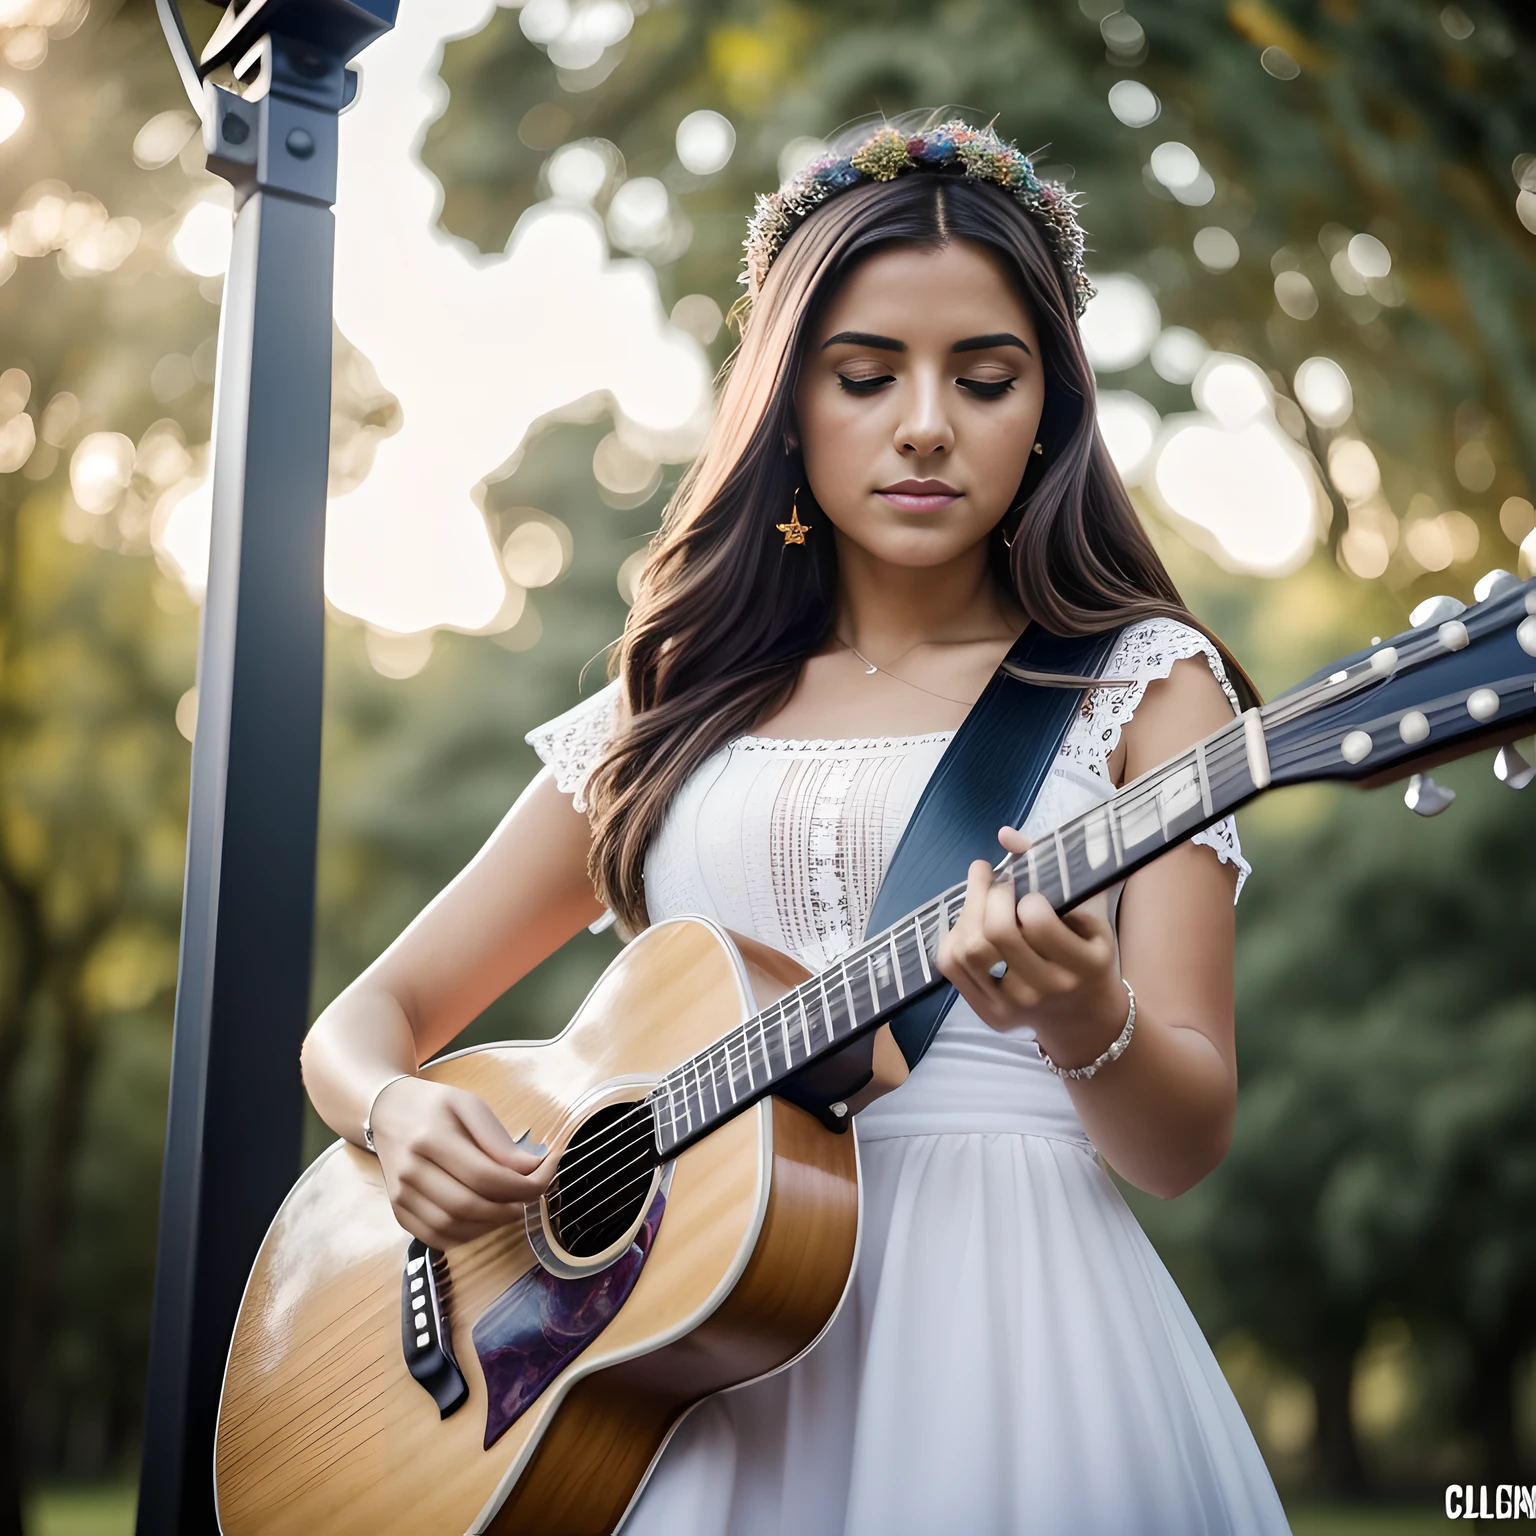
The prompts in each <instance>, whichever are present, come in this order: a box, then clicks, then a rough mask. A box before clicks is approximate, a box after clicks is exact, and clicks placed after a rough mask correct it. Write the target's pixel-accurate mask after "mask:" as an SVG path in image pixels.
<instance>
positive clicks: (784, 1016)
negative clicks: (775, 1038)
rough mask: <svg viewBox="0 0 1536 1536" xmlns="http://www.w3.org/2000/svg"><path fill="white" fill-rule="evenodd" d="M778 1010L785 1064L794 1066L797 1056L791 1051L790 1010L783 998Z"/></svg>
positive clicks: (781, 1047)
mask: <svg viewBox="0 0 1536 1536" xmlns="http://www.w3.org/2000/svg"><path fill="white" fill-rule="evenodd" d="M778 1010H779V1049H780V1050H782V1051H783V1052H784V1065H785V1066H786V1067H792V1066H794V1064H795V1058H794V1056H793V1055H792V1054H791V1053H790V1049H789V1010H788V1009H787V1008H786V1007H785V1006H784V1002H783V999H782V998H781V999H780V1000H779V1003H778Z"/></svg>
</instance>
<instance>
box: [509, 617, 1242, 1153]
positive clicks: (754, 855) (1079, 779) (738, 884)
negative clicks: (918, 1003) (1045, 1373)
mask: <svg viewBox="0 0 1536 1536" xmlns="http://www.w3.org/2000/svg"><path fill="white" fill-rule="evenodd" d="M1193 655H1203V656H1205V657H1206V659H1207V661H1208V662H1209V664H1210V666H1211V669H1212V671H1213V672H1214V673H1215V675H1216V677H1217V679H1218V681H1220V683H1221V685H1222V687H1223V688H1224V689H1225V690H1226V692H1227V694H1228V697H1229V698H1230V699H1231V701H1232V704H1233V707H1234V709H1235V708H1236V707H1237V700H1236V696H1235V695H1234V694H1233V692H1232V689H1231V687H1230V685H1229V684H1228V682H1227V679H1226V675H1225V672H1224V671H1223V669H1222V666H1221V660H1220V656H1219V654H1218V653H1217V651H1216V649H1215V647H1214V646H1212V645H1211V643H1210V641H1209V640H1207V639H1206V637H1205V636H1204V635H1202V634H1200V633H1199V632H1198V631H1197V630H1194V629H1191V628H1189V627H1188V626H1187V625H1183V624H1178V623H1176V622H1174V621H1172V620H1168V619H1152V620H1146V621H1143V622H1141V623H1138V624H1134V625H1131V626H1129V627H1128V628H1127V629H1126V630H1125V632H1124V633H1123V634H1122V636H1121V638H1120V640H1119V642H1118V643H1117V645H1116V647H1115V650H1114V652H1113V653H1112V654H1111V656H1110V658H1109V661H1108V662H1107V663H1106V665H1105V668H1104V676H1106V677H1113V678H1116V679H1128V680H1129V682H1128V685H1127V686H1121V687H1115V688H1109V687H1105V688H1099V689H1094V690H1092V691H1091V692H1090V693H1089V694H1088V695H1087V697H1086V698H1085V700H1084V704H1083V708H1082V710H1081V712H1080V713H1079V714H1078V715H1077V716H1076V717H1075V718H1074V720H1073V722H1072V725H1071V727H1070V728H1069V730H1068V732H1067V735H1066V738H1065V740H1064V741H1063V743H1062V746H1061V749H1060V751H1059V752H1058V753H1057V756H1056V760H1055V762H1054V763H1053V764H1052V768H1051V772H1050V774H1049V776H1048V777H1047V779H1046V782H1045V785H1044V786H1043V788H1042V790H1041V792H1040V795H1039V797H1038V799H1037V800H1036V802H1035V805H1034V808H1033V810H1032V811H1031V813H1030V816H1029V818H1028V820H1027V822H1026V824H1025V828H1024V830H1025V832H1026V833H1027V834H1028V835H1030V836H1032V837H1035V836H1039V835H1040V834H1042V833H1044V832H1047V831H1049V830H1050V829H1051V828H1053V827H1056V826H1058V825H1060V824H1061V823H1062V822H1064V821H1066V820H1068V819H1070V818H1071V817H1073V816H1076V815H1078V814H1080V813H1081V812H1083V811H1085V810H1087V809H1089V808H1090V807H1091V806H1093V805H1094V804H1096V803H1098V802H1099V801H1100V800H1102V799H1104V798H1106V797H1107V796H1108V795H1109V794H1110V793H1111V791H1112V788H1113V786H1112V785H1111V783H1110V780H1109V773H1108V767H1107V764H1108V759H1109V755H1110V753H1111V752H1113V750H1114V748H1115V746H1116V744H1117V743H1118V741H1119V737H1120V730H1121V727H1122V726H1123V725H1124V723H1125V721H1127V720H1128V719H1130V718H1131V715H1132V714H1133V713H1134V711H1135V708H1136V705H1137V704H1138V703H1139V702H1140V700H1141V697H1142V695H1143V694H1144V693H1145V691H1146V688H1147V685H1148V684H1149V683H1150V682H1152V681H1154V680H1155V679H1157V678H1159V677H1166V676H1167V675H1168V673H1169V671H1171V669H1172V667H1173V664H1174V663H1175V662H1176V661H1178V660H1180V659H1182V658H1184V657H1187V656H1193ZM616 687H617V685H615V684H610V685H609V687H608V688H607V689H604V690H603V692H601V693H599V694H596V695H594V696H593V697H592V698H591V699H588V700H586V701H584V702H583V703H582V704H580V705H578V706H577V707H576V708H575V709H574V710H571V711H569V712H568V713H567V714H565V715H562V716H560V717H559V718H558V719H556V720H553V721H551V722H549V724H548V725H545V726H542V727H540V728H539V729H538V730H537V731H534V732H532V733H531V734H530V735H529V737H528V740H529V742H530V743H531V744H532V745H533V746H534V748H535V749H536V750H537V751H538V752H539V755H540V756H541V757H542V758H543V759H544V760H545V761H546V762H548V763H550V764H551V765H552V766H553V767H554V769H555V773H556V782H557V783H558V784H559V786H560V788H562V789H565V790H568V791H569V792H570V793H572V795H573V796H574V797H575V799H576V803H577V805H578V806H581V805H582V804H583V803H584V802H583V794H582V792H583V790H584V788H585V784H586V780H587V777H588V776H589V775H590V773H591V769H592V767H593V766H594V764H595V763H596V761H597V759H598V757H600V756H601V753H602V750H603V746H604V745H605V744H606V742H607V740H608V739H609V737H610V735H611V733H612V730H613V726H614V711H615V708H616V705H617V693H616ZM952 736H953V732H950V731H942V732H935V733H931V734H928V735H922V736H905V737H892V738H883V739H860V740H837V741H834V740H822V741H794V740H785V739H780V738H777V737H765V736H751V735H747V736H741V737H738V738H736V739H735V740H734V741H731V742H729V743H727V744H726V745H725V746H723V747H721V748H720V749H719V750H718V751H716V752H715V753H713V754H712V755H711V756H710V757H709V758H707V759H706V760H705V761H704V762H703V763H701V764H700V765H699V767H698V768H697V769H695V770H694V772H693V773H692V774H691V775H690V776H689V778H688V779H687V781H686V782H685V783H684V784H683V786H682V787H681V789H680V790H679V791H678V793H677V795H676V796H675V797H674V799H673V801H672V804H671V805H670V806H669V808H668V810H667V814H666V817H665V819H664V821H663V824H662V826H661V828H660V830H659V832H658V834H657V836H656V837H655V839H654V840H653V842H652V844H651V847H650V849H649V851H648V853H647V856H646V862H645V889H646V905H647V910H648V912H649V915H650V918H651V920H652V921H653V922H659V921H662V920H664V919H666V918H671V917H678V916H682V915H685V914H695V915H702V916H705V917H709V918H711V919H713V920H714V921H715V922H717V923H719V924H720V925H721V926H722V927H724V928H728V929H730V930H732V931H734V932H737V933H743V934H747V935H749V936H750V937H752V938H754V939H757V940H759V941H760V942H762V943H764V944H768V945H770V946H771V947H773V948H775V949H778V950H781V951H783V952H784V953H786V954H789V955H792V956H793V957H794V958H795V959H796V960H798V961H800V963H801V964H802V965H804V966H806V967H807V968H808V969H810V970H812V971H820V970H823V969H825V968H826V967H827V966H828V965H830V964H832V963H833V962H834V961H835V960H837V959H838V958H839V956H841V955H842V954H844V953H846V952H847V951H848V950H849V949H851V948H852V947H853V945H854V944H855V943H856V942H857V941H858V939H859V938H860V937H861V936H862V934H863V931H864V926H865V923H866V921H867V919H868V916H869V913H870V911H871V909H872V908H873V906H874V901H875V895H876V892H877V891H878V890H879V887H880V881H881V879H882V878H883V876H884V874H885V869H886V866H887V864H888V863H889V862H890V858H891V855H892V854H893V853H894V851H895V849H896V844H897V843H898V842H899V841H900V838H901V834H902V831H903V829H904V828H905V827H906V824H907V821H908V819H909V818H910V816H911V814H912V811H913V808H914V807H915V806H916V804H917V801H918V798H919V796H920V795H921V794H922V792H923V788H924V786H925V785H926V784H927V782H928V779H929V776H930V775H931V774H932V773H933V770H934V768H935V767H936V766H937V765H938V762H939V759H940V758H941V757H942V756H943V754H944V751H945V749H946V748H947V747H948V745H949V742H950V739H951V737H952ZM1195 840H1196V841H1197V842H1203V843H1206V844H1207V845H1209V846H1210V847H1212V848H1213V849H1214V850H1215V852H1216V853H1217V855H1218V856H1219V857H1220V858H1222V859H1223V860H1226V861H1230V862H1234V863H1236V864H1237V865H1238V867H1239V883H1241V879H1242V877H1243V876H1244V875H1246V872H1247V865H1246V863H1244V862H1243V860H1242V857H1241V853H1240V850H1239V848H1238V843H1237V834H1236V830H1235V828H1234V826H1233V825H1232V823H1231V821H1230V819H1229V820H1226V821H1223V822H1220V823H1218V824H1217V825H1216V826H1214V827H1212V828H1210V829H1209V830H1208V831H1206V832H1202V833H1200V834H1199V835H1198V836H1197V838H1196V839H1195ZM859 1127H860V1136H861V1139H867V1138H868V1137H869V1136H878V1135H913V1134H929V1133H934V1132H940V1131H946V1130H954V1131H975V1130H998V1131H1013V1130H1029V1131H1033V1132H1035V1133H1037V1134H1050V1135H1056V1136H1059V1137H1062V1138H1064V1139H1075V1140H1078V1141H1085V1140H1086V1138H1085V1137H1084V1134H1083V1131H1082V1128H1081V1126H1080V1125H1079V1123H1078V1121H1077V1117H1076V1114H1075V1113H1074V1111H1073V1109H1072V1106H1071V1100H1070V1098H1069V1097H1068V1095H1067V1093H1066V1091H1065V1089H1063V1088H1062V1086H1061V1085H1060V1084H1059V1083H1058V1082H1057V1081H1056V1080H1055V1079H1054V1078H1053V1077H1051V1076H1050V1074H1049V1073H1048V1072H1046V1070H1045V1068H1044V1065H1043V1064H1042V1063H1041V1061H1040V1059H1039V1055H1038V1053H1037V1052H1036V1051H1035V1049H1034V1047H1033V1045H1032V1043H1031V1041H1030V1039H1029V1038H1028V1036H1027V1035H1025V1034H1023V1033H1022V1032H1021V1033H1015V1034H1008V1035H1004V1034H1000V1033H998V1032H997V1031H995V1030H992V1029H990V1028H988V1027H987V1026H986V1025H985V1024H983V1023H982V1021H981V1020H980V1019H979V1018H978V1017H977V1016H976V1014H975V1013H974V1012H973V1011H972V1010H971V1009H970V1008H969V1007H967V1006H966V1005H965V1004H964V1002H963V1001H962V1002H958V1003H957V1004H956V1005H955V1007H954V1008H953V1009H952V1010H951V1011H950V1014H949V1017H948V1019H947V1020H946V1022H945V1024H944V1027H943V1029H942V1030H940V1032H939V1035H938V1037H937V1039H936V1040H935V1041H934V1044H933V1046H932V1047H931V1048H930V1050H929V1053H928V1055H927V1056H926V1057H925V1058H924V1060H923V1062H922V1063H921V1065H920V1067H919V1068H918V1070H917V1072H915V1073H914V1074H913V1077H912V1079H911V1080H910V1081H909V1082H908V1083H907V1084H906V1085H905V1086H904V1087H903V1089H902V1090H901V1092H900V1093H898V1094H894V1095H891V1096H890V1097H888V1098H886V1099H883V1100H879V1101H877V1102H876V1103H875V1104H873V1105H871V1106H870V1107H869V1108H868V1109H866V1110H865V1111H864V1113H863V1114H862V1115H861V1116H860V1119H859Z"/></svg>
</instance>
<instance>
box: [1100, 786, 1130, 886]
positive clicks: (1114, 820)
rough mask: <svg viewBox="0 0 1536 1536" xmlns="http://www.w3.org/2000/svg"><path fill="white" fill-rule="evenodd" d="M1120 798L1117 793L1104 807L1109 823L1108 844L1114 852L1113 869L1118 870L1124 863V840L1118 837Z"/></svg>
mask: <svg viewBox="0 0 1536 1536" xmlns="http://www.w3.org/2000/svg"><path fill="white" fill-rule="evenodd" d="M1119 801H1120V796H1119V793H1118V792H1116V793H1115V794H1113V795H1111V796H1110V798H1109V802H1108V804H1106V805H1105V807H1104V816H1105V819H1106V820H1107V821H1108V822H1109V842H1110V846H1111V847H1112V848H1113V849H1114V852H1115V868H1116V869H1118V868H1119V867H1120V866H1121V865H1122V864H1124V863H1125V840H1124V838H1122V837H1121V835H1120V804H1119Z"/></svg>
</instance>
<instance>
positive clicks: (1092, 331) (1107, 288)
mask: <svg viewBox="0 0 1536 1536" xmlns="http://www.w3.org/2000/svg"><path fill="white" fill-rule="evenodd" d="M1093 286H1094V287H1095V288H1096V289H1098V293H1097V294H1096V295H1095V297H1094V298H1093V299H1091V300H1090V301H1089V304H1088V307H1087V309H1085V310H1084V311H1083V318H1082V320H1081V321H1080V322H1079V324H1078V329H1079V331H1080V332H1081V334H1082V338H1083V348H1084V350H1085V351H1086V352H1087V354H1088V361H1089V362H1090V363H1091V364H1092V365H1093V367H1094V370H1095V372H1098V373H1119V372H1121V371H1122V370H1124V369H1126V368H1130V367H1133V366H1134V365H1135V364H1136V363H1139V362H1140V361H1141V360H1142V358H1144V357H1145V356H1146V355H1147V353H1148V352H1149V351H1150V350H1151V347H1152V343H1153V342H1154V341H1156V340H1157V333H1158V332H1159V331H1160V330H1161V329H1162V324H1163V318H1162V316H1161V314H1159V313H1158V308H1157V300H1156V299H1154V298H1153V297H1152V290H1151V289H1150V288H1148V287H1147V285H1146V284H1145V283H1144V282H1142V280H1141V279H1140V278H1139V277H1134V276H1132V274H1131V273H1129V272H1110V273H1106V274H1104V275H1102V276H1099V275H1095V276H1094V278H1093Z"/></svg>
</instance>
